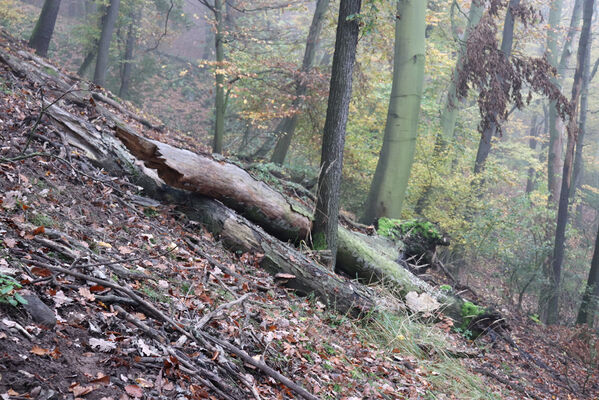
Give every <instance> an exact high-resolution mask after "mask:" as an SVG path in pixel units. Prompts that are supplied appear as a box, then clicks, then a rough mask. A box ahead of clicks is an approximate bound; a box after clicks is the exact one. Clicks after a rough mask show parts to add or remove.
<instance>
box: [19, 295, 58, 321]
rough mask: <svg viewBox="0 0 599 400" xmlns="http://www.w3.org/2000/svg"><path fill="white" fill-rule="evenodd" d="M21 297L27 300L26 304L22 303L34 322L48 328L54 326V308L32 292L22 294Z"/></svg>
mask: <svg viewBox="0 0 599 400" xmlns="http://www.w3.org/2000/svg"><path fill="white" fill-rule="evenodd" d="M23 298H24V299H25V300H27V304H24V305H23V307H24V308H25V309H26V310H27V312H29V314H30V315H31V318H33V321H34V322H35V323H37V324H39V325H43V326H44V327H46V328H48V329H52V328H54V325H56V316H55V315H54V310H52V309H51V308H50V307H48V306H47V305H46V304H45V303H44V302H43V301H41V300H40V299H39V297H37V296H36V295H35V294H33V293H29V294H23Z"/></svg>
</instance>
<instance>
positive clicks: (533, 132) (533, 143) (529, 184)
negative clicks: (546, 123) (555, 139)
mask: <svg viewBox="0 0 599 400" xmlns="http://www.w3.org/2000/svg"><path fill="white" fill-rule="evenodd" d="M537 119H538V115H537V114H536V113H535V114H533V116H532V120H531V121H530V138H529V139H528V146H529V147H530V149H531V150H532V151H533V152H534V151H535V150H536V149H537V137H538V136H539V128H538V127H537ZM535 178H536V171H535V169H534V168H533V167H529V168H528V178H527V179H526V192H525V193H526V194H527V195H530V194H531V193H532V191H533V190H534V189H535V185H536V179H535Z"/></svg>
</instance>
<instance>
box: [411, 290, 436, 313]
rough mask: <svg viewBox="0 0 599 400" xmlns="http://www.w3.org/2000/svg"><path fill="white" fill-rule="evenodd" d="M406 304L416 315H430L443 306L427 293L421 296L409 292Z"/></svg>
mask: <svg viewBox="0 0 599 400" xmlns="http://www.w3.org/2000/svg"><path fill="white" fill-rule="evenodd" d="M406 304H407V306H408V308H409V309H410V310H412V311H413V312H415V313H418V312H422V313H429V312H433V311H435V310H438V309H439V308H440V307H441V304H439V302H437V301H436V300H435V299H434V298H433V297H432V296H431V295H429V294H428V293H426V292H424V293H421V294H420V295H419V294H418V293H416V292H409V293H408V294H407V295H406Z"/></svg>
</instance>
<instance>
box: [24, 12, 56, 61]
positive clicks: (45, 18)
mask: <svg viewBox="0 0 599 400" xmlns="http://www.w3.org/2000/svg"><path fill="white" fill-rule="evenodd" d="M59 8H60V0H46V1H45V2H44V6H43V7H42V12H41V13H40V16H39V18H38V20H37V23H36V24H35V28H33V32H32V33H31V38H29V47H32V48H34V49H35V52H36V53H37V54H38V55H40V56H42V57H46V56H47V55H48V47H50V40H51V39H52V34H53V33H54V26H55V25H56V17H58V10H59Z"/></svg>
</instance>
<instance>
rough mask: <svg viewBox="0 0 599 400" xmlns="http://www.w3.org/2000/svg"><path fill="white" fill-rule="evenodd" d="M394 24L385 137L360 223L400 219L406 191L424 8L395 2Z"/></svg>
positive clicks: (409, 0)
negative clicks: (395, 14)
mask: <svg viewBox="0 0 599 400" xmlns="http://www.w3.org/2000/svg"><path fill="white" fill-rule="evenodd" d="M397 15H398V18H397V19H396V21H395V43H394V56H393V58H394V59H393V84H392V87H391V96H390V98H389V108H388V111H387V120H386V122H385V134H384V137H383V145H382V147H381V151H380V156H379V159H378V162H377V165H376V170H375V173H374V177H373V178H372V183H371V184H370V190H369V192H368V198H367V199H366V202H365V205H364V215H363V217H362V222H363V223H365V224H371V223H373V222H375V221H376V220H378V219H379V218H381V217H389V218H400V217H401V210H402V208H403V202H404V199H405V194H406V191H407V188H408V182H409V179H410V172H411V169H412V163H413V161H414V152H415V148H416V139H417V137H418V123H419V117H420V104H421V100H422V91H423V87H424V64H425V50H426V49H425V32H426V2H422V1H420V0H399V1H398V2H397Z"/></svg>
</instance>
